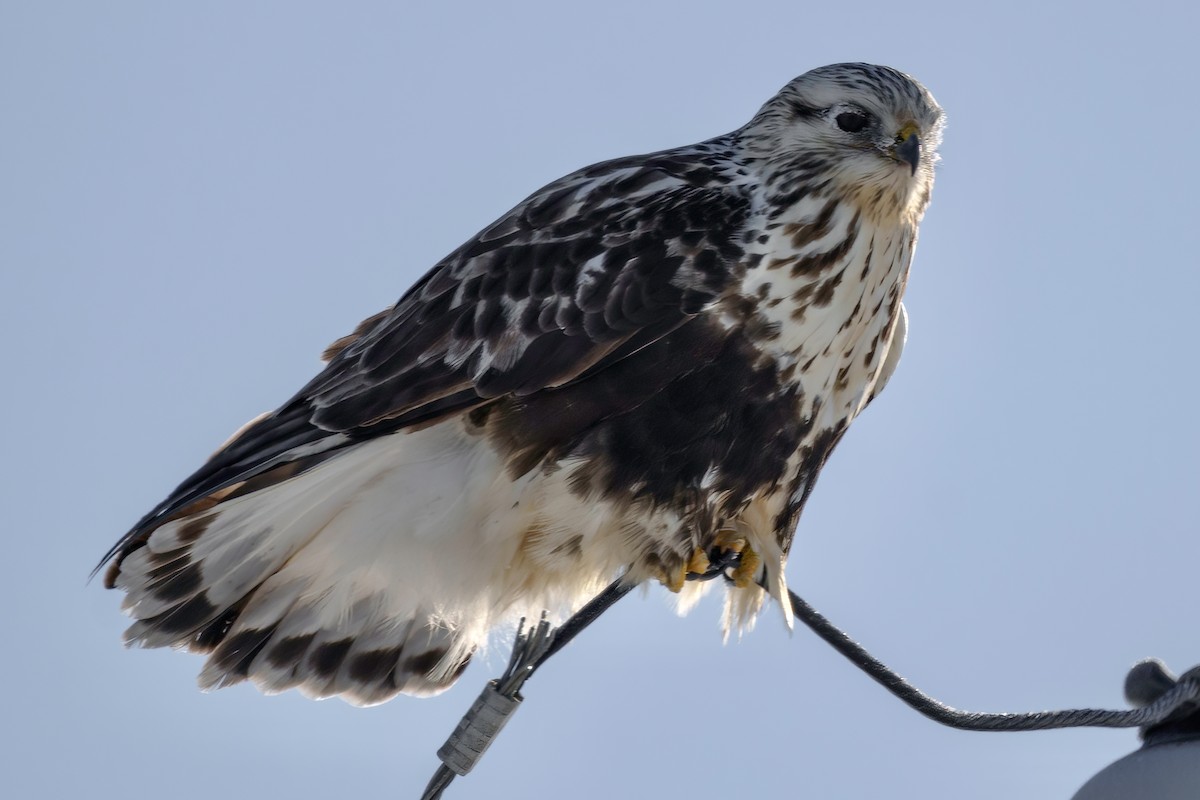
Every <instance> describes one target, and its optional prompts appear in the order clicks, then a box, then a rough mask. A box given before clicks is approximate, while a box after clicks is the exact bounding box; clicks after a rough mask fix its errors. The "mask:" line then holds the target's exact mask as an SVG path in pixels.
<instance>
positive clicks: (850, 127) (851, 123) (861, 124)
mask: <svg viewBox="0 0 1200 800" xmlns="http://www.w3.org/2000/svg"><path fill="white" fill-rule="evenodd" d="M833 121H834V122H836V123H837V126H838V127H839V128H841V129H842V130H844V131H845V132H846V133H858V132H859V131H861V130H862V129H863V128H865V127H867V124H868V123H869V122H870V121H871V120H870V119H868V118H867V115H866V114H862V113H860V112H858V111H843V112H842V113H840V114H838V115H837V116H836V117H834V118H833Z"/></svg>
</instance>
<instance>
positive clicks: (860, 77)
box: [746, 64, 942, 221]
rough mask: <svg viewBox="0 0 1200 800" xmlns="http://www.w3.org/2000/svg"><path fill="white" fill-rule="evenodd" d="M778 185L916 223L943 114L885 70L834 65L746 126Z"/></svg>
mask: <svg viewBox="0 0 1200 800" xmlns="http://www.w3.org/2000/svg"><path fill="white" fill-rule="evenodd" d="M746 130H747V132H749V133H751V134H752V135H753V136H754V137H755V138H758V139H760V144H759V145H758V148H757V150H758V152H759V153H760V154H761V155H763V156H765V158H766V161H767V162H768V164H769V165H770V170H769V172H770V173H771V177H770V178H769V179H768V180H771V179H774V180H777V181H778V182H779V183H781V184H788V185H790V186H792V187H793V188H794V187H795V186H801V185H807V186H810V187H811V189H812V191H816V192H821V193H824V192H829V193H831V194H836V195H842V196H846V197H848V198H850V199H852V200H853V201H855V202H856V203H857V204H858V205H859V206H860V208H861V209H862V210H863V212H864V213H866V214H868V215H870V216H873V217H896V216H899V217H903V218H905V219H906V220H910V221H915V220H916V219H919V218H920V215H921V214H922V213H923V212H924V210H925V206H926V205H927V204H928V202H929V193H930V190H931V189H932V187H933V168H934V164H935V163H936V162H937V147H938V145H939V144H940V142H941V135H942V110H941V108H940V107H939V106H938V104H937V102H936V101H935V100H934V99H933V97H932V95H930V94H929V92H928V91H926V90H925V88H924V87H922V86H921V85H920V84H918V83H917V82H916V81H914V80H912V79H911V78H909V77H908V76H907V75H904V74H903V73H900V72H897V71H895V70H892V69H890V68H888V67H875V66H871V65H867V64H838V65H834V66H831V67H822V68H821V69H818V70H813V71H812V72H808V73H806V74H804V75H801V76H800V77H799V78H796V79H795V80H793V81H792V82H791V83H789V84H788V85H787V86H785V87H784V88H783V90H782V91H780V92H779V94H777V95H776V96H775V97H773V98H771V100H770V101H768V102H767V104H766V105H765V106H764V107H763V109H762V111H760V112H759V113H758V115H757V116H755V118H754V120H752V121H751V123H750V125H748V126H747V128H746Z"/></svg>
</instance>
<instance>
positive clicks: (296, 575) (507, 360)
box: [105, 64, 942, 704]
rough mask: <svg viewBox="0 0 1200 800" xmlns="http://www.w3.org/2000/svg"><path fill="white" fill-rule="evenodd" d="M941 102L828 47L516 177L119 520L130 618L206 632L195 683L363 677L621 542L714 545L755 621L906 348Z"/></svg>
mask: <svg viewBox="0 0 1200 800" xmlns="http://www.w3.org/2000/svg"><path fill="white" fill-rule="evenodd" d="M941 127H942V113H941V109H940V108H939V107H938V105H937V103H936V102H935V101H934V99H933V98H932V97H931V96H930V94H929V93H928V92H927V91H926V90H925V89H924V88H923V87H922V86H921V85H920V84H918V83H917V82H916V81H914V80H913V79H912V78H910V77H908V76H907V75H904V74H903V73H900V72H897V71H896V70H894V69H890V68H887V67H879V66H872V65H868V64H839V65H835V66H830V67H823V68H821V69H817V70H813V71H812V72H809V73H807V74H805V75H802V76H800V77H799V78H796V79H795V80H793V81H792V82H791V83H789V84H788V85H787V86H785V87H784V88H783V89H782V91H780V92H779V94H777V95H776V96H775V97H773V98H771V99H770V100H769V101H768V102H767V104H766V105H765V106H763V108H762V110H760V111H759V112H758V113H757V114H756V115H755V116H754V118H753V119H752V120H750V122H749V123H747V124H746V125H745V126H744V127H742V128H739V129H738V130H736V131H733V132H732V133H729V134H726V135H724V136H718V137H716V138H714V139H709V140H708V141H705V142H701V143H700V144H696V145H690V146H687V147H679V148H676V149H673V150H665V151H663V152H659V153H652V154H650V155H642V156H633V157H629V158H619V159H616V160H613V161H606V162H604V163H601V164H597V165H595V166H591V167H587V168H585V169H582V170H579V171H578V172H574V173H572V174H570V175H567V176H566V177H564V178H562V179H560V180H557V181H555V182H554V183H551V184H550V185H549V186H546V187H545V188H543V189H540V190H538V191H537V192H534V193H533V194H532V195H531V196H530V197H529V198H528V199H526V200H525V201H523V202H522V203H520V204H519V205H517V207H516V208H514V209H512V210H511V211H509V212H508V213H506V214H504V215H503V216H502V217H500V219H498V220H496V222H494V223H493V224H492V225H490V226H488V227H487V228H486V229H484V230H483V231H481V232H479V233H478V234H476V235H475V236H473V237H471V238H470V239H469V240H468V241H467V242H466V243H465V244H464V245H462V247H460V248H458V249H457V250H455V251H454V252H453V253H451V254H450V255H448V256H446V258H444V259H443V260H442V261H441V262H439V263H438V264H436V265H435V266H434V267H433V269H432V270H430V271H429V273H428V274H426V275H425V277H423V278H421V280H420V281H418V282H417V284H416V285H415V286H413V287H412V288H411V289H409V290H408V292H407V293H406V294H405V295H404V296H403V297H402V298H401V299H400V300H399V302H397V303H396V304H395V305H394V306H392V307H391V308H389V309H387V310H386V311H383V312H381V313H379V314H377V315H375V316H373V317H371V318H369V319H367V320H365V321H364V322H363V323H362V324H361V325H359V326H358V328H357V329H356V330H355V331H354V332H353V333H351V334H350V335H349V336H345V337H343V338H341V339H339V340H338V341H337V342H335V343H334V344H333V345H332V346H330V348H329V349H328V350H327V351H326V353H325V358H326V359H327V361H328V363H327V364H326V366H325V368H324V369H323V370H322V371H321V372H320V373H319V374H318V375H317V376H316V377H315V378H313V380H312V381H311V382H309V384H308V385H307V386H305V387H304V388H303V389H301V390H300V391H299V392H298V393H297V394H296V395H295V396H294V397H293V398H292V399H290V400H288V401H287V402H286V403H284V404H283V405H282V406H280V407H279V408H278V409H277V410H275V411H273V412H271V413H269V414H266V415H264V416H262V417H260V418H258V419H256V420H254V421H253V422H251V423H249V424H248V425H246V427H245V428H243V429H242V430H241V431H239V432H238V433H237V434H236V435H235V436H234V437H233V438H232V439H230V440H229V442H227V443H226V444H225V445H224V446H223V447H222V448H221V449H220V450H219V451H218V452H217V453H216V454H215V455H214V456H213V457H212V458H211V459H210V460H209V461H208V463H206V464H205V465H204V466H202V467H201V468H200V469H199V470H198V471H197V472H196V473H195V474H194V475H192V476H191V477H190V478H188V479H187V480H185V481H184V482H183V483H182V484H181V485H180V486H179V488H177V489H176V490H175V491H174V492H173V493H172V494H171V496H170V497H168V498H167V499H166V500H164V501H163V502H162V503H161V504H160V505H159V506H158V507H157V508H155V509H154V510H153V511H151V512H150V513H149V514H147V515H146V516H145V518H143V519H142V520H141V521H140V522H138V524H137V525H136V526H134V528H133V529H132V530H131V531H129V533H127V534H126V535H125V536H124V537H123V538H122V539H121V540H120V541H119V542H118V543H117V544H116V546H114V547H113V549H112V550H111V551H110V552H109V553H108V555H107V556H106V557H105V561H108V562H111V563H110V564H109V567H108V572H107V584H108V585H109V586H113V587H116V588H118V589H121V590H122V591H124V592H125V593H126V598H125V605H124V608H125V610H126V612H127V613H128V614H129V615H130V616H132V617H133V619H134V620H135V621H134V623H133V625H132V626H131V627H130V628H129V630H128V633H127V634H126V638H127V641H128V642H130V643H133V644H138V645H144V646H147V647H159V646H164V645H169V646H174V647H186V648H188V649H190V650H195V651H198V652H201V653H206V654H208V661H207V663H206V664H205V666H204V669H203V672H202V673H201V676H200V682H201V684H202V685H203V686H205V687H216V686H223V685H226V684H231V683H235V682H237V681H241V680H243V679H246V678H249V679H250V680H251V681H253V682H254V683H255V684H257V685H258V686H259V687H260V688H262V689H263V690H265V691H269V692H277V691H282V690H284V689H288V688H291V687H298V688H299V689H300V690H301V691H303V692H305V693H307V694H310V695H312V696H315V697H325V696H330V695H342V696H344V697H345V698H346V699H348V700H349V701H351V702H354V703H363V704H367V703H378V702H381V701H383V700H386V699H388V698H390V697H392V696H393V695H395V694H397V693H398V692H404V693H408V694H428V693H432V692H436V691H439V690H441V689H444V688H445V687H447V686H449V685H450V684H451V683H453V682H454V680H455V679H456V678H457V677H458V675H459V674H460V673H461V672H462V670H463V668H464V667H465V665H466V663H467V661H468V660H469V659H470V658H471V654H472V653H473V652H474V651H475V650H476V649H477V648H478V647H479V646H480V645H481V643H483V642H484V640H485V638H486V636H487V634H488V631H489V629H490V628H492V627H493V626H495V625H497V624H500V623H503V622H506V621H508V620H512V619H515V618H517V617H520V616H522V615H527V616H532V617H536V615H537V614H538V613H539V612H540V611H541V610H542V609H552V610H558V611H560V612H563V611H568V610H571V609H574V608H577V607H578V606H579V605H580V604H581V603H582V602H583V601H584V600H586V599H587V598H589V597H591V596H592V595H593V594H594V593H595V592H597V591H598V590H599V589H600V588H602V587H603V586H604V585H605V584H607V583H608V582H609V581H610V580H612V579H613V578H614V577H615V576H617V575H620V574H622V573H623V574H625V575H626V576H627V580H629V581H642V580H646V579H655V580H658V581H661V582H662V583H664V584H665V585H666V586H667V587H669V588H670V589H671V590H673V591H677V592H681V594H683V595H692V594H694V593H695V592H696V591H699V589H698V588H697V585H696V584H694V583H693V584H688V585H687V588H686V590H684V585H685V584H684V577H685V575H686V574H687V573H688V572H689V571H703V569H704V568H705V566H706V565H707V563H708V560H709V559H710V558H713V556H714V553H717V552H721V551H729V550H737V551H740V552H741V554H742V556H741V559H740V562H739V566H738V567H737V572H736V574H734V575H733V576H732V577H733V578H734V581H735V583H734V586H733V587H731V588H730V589H729V597H728V601H727V607H726V624H727V626H734V627H737V626H744V625H746V624H748V623H750V622H752V621H753V619H754V617H755V615H756V614H757V612H758V610H759V608H760V607H761V605H762V602H763V598H764V596H765V594H767V593H769V594H770V595H771V596H773V597H775V598H776V599H777V600H779V599H781V598H784V597H785V584H784V574H783V570H784V563H785V560H786V557H787V553H788V549H789V546H790V544H791V540H792V532H793V529H794V528H795V525H796V522H797V519H798V517H799V515H800V510H801V508H802V507H803V505H804V502H805V500H806V498H807V497H808V495H809V493H810V492H811V491H812V488H813V483H814V481H815V480H816V477H817V473H818V472H819V471H820V469H821V467H822V465H823V464H824V463H825V460H826V459H827V458H828V457H829V454H830V452H831V451H832V449H833V447H834V446H835V445H836V444H837V442H838V440H839V439H840V438H841V437H842V434H843V433H845V431H846V428H847V426H848V425H849V424H850V422H851V420H853V419H854V418H855V417H856V416H857V415H858V414H859V413H860V412H861V411H862V410H863V408H865V407H866V405H867V404H868V403H869V402H870V401H871V399H872V398H873V397H874V396H875V395H876V394H878V393H879V391H880V390H881V389H882V388H883V386H884V384H885V383H886V382H887V380H888V377H889V376H890V375H891V373H892V370H893V369H894V368H895V366H896V362H897V360H898V358H899V356H900V349H901V347H902V345H903V342H904V337H905V328H906V321H905V313H904V308H903V306H902V305H901V303H900V300H901V296H902V295H903V293H904V286H905V282H906V280H907V276H908V270H909V263H910V261H911V258H912V253H913V247H914V245H915V244H916V241H917V224H918V223H919V221H920V219H921V216H922V214H923V213H924V211H925V207H926V205H927V204H928V202H929V196H930V190H931V188H932V186H933V168H934V162H935V161H936V155H935V151H936V148H937V146H938V143H939V140H940V138H941ZM760 587H766V592H764V591H763V589H762V588H760ZM783 608H784V610H785V613H787V614H790V606H789V605H788V603H787V602H786V601H785V602H784V603H783Z"/></svg>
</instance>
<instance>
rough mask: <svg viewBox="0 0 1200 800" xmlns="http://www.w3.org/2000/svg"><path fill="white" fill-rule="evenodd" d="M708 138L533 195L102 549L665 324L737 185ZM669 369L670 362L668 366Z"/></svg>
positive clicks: (605, 355) (699, 269) (694, 276)
mask: <svg viewBox="0 0 1200 800" xmlns="http://www.w3.org/2000/svg"><path fill="white" fill-rule="evenodd" d="M716 157H717V156H716V155H714V153H713V152H712V147H711V145H709V146H705V145H701V146H698V147H697V148H684V149H680V150H675V151H667V152H664V153H661V154H657V155H652V156H642V157H633V158H627V159H620V160H617V161H610V162H606V163H603V164H598V165H596V166H594V167H590V168H588V169H585V170H581V171H580V172H577V173H574V174H572V175H569V176H567V177H565V178H563V179H561V180H559V181H556V182H555V183H552V184H550V185H549V186H547V187H545V188H544V189H542V190H540V191H538V192H536V193H535V194H533V195H532V196H530V197H529V198H528V199H526V200H525V201H524V202H522V203H521V204H520V205H518V206H517V207H516V208H514V209H513V210H512V211H510V212H509V213H508V214H506V215H504V216H503V217H501V218H500V219H499V220H498V221H497V222H495V223H494V224H492V225H491V226H490V227H488V228H487V229H485V230H484V231H482V232H481V233H479V234H478V235H476V236H475V237H474V238H472V239H471V240H470V241H468V242H467V243H466V244H464V245H463V246H462V247H460V248H459V249H458V250H456V251H455V252H453V253H451V254H450V255H449V256H448V257H446V258H445V259H443V260H442V261H441V262H440V263H439V264H437V265H436V266H435V267H434V268H433V269H432V270H431V271H430V272H429V273H428V274H426V275H425V276H424V277H423V278H422V279H421V280H420V281H418V282H417V284H416V285H414V286H413V287H412V288H411V289H410V290H409V291H408V292H407V293H406V294H405V295H404V296H403V297H402V298H401V299H400V301H399V302H398V303H397V304H396V305H395V306H394V307H393V308H391V309H390V310H389V311H387V312H384V313H381V314H378V315H376V316H375V317H372V318H370V319H368V320H366V321H365V322H364V323H363V325H361V326H360V327H359V330H357V331H355V333H354V334H351V335H350V336H349V337H344V338H343V339H341V340H338V342H335V343H334V345H332V346H331V348H330V350H329V351H327V354H328V355H330V356H331V359H330V361H329V363H328V364H327V365H326V367H325V369H324V370H323V371H322V372H321V373H319V374H318V375H317V376H316V377H315V378H314V379H313V380H312V381H311V382H309V384H308V385H307V386H305V387H304V388H303V389H302V390H301V391H300V392H299V393H297V395H296V396H295V397H293V398H292V399H291V400H290V401H288V402H287V403H285V404H284V405H283V406H281V407H280V408H279V409H278V410H276V411H275V412H273V413H271V414H268V415H266V416H264V417H262V418H261V419H259V420H256V421H255V422H254V423H252V424H250V425H248V426H247V427H246V428H245V429H244V430H243V431H241V432H240V433H239V434H238V435H237V436H235V437H234V438H233V439H232V440H231V441H230V442H229V443H227V444H226V445H225V446H224V447H223V448H222V449H221V450H219V451H218V452H217V453H216V454H215V455H214V456H213V457H212V458H211V459H210V460H209V461H208V462H207V463H206V464H205V465H204V466H203V467H202V468H201V469H200V470H198V471H197V472H196V473H195V474H194V475H192V476H191V477H190V478H188V479H187V480H186V481H184V483H183V484H181V485H180V486H179V487H178V488H177V489H176V490H175V492H173V493H172V494H171V496H170V497H168V498H167V499H166V500H165V501H164V502H163V503H161V504H160V505H159V506H158V507H157V508H155V509H154V510H153V511H151V512H150V513H149V514H147V515H146V517H145V518H143V519H142V520H141V521H140V522H139V523H138V525H136V526H135V527H134V528H133V529H132V530H131V531H130V532H129V533H128V534H126V536H125V537H124V538H122V540H121V541H120V542H118V543H117V545H116V546H114V548H113V549H112V550H111V551H110V552H109V554H108V556H106V557H105V561H107V560H108V559H109V558H112V557H113V556H118V562H119V557H122V556H123V555H124V554H125V553H127V552H129V551H130V550H132V549H134V548H136V547H138V546H140V544H141V543H142V542H144V541H145V538H146V536H148V535H149V533H150V532H152V531H153V529H154V528H156V527H157V526H158V525H160V524H162V522H164V521H165V520H167V519H169V518H171V517H172V516H178V515H180V514H181V513H189V512H190V511H191V509H192V508H194V507H195V504H197V503H201V502H209V503H212V502H218V501H220V500H221V499H226V498H228V497H230V496H233V495H234V494H237V493H242V492H246V491H249V490H251V489H254V488H259V487H261V486H263V485H269V484H270V483H273V482H274V481H276V480H279V479H283V478H286V477H289V476H291V475H294V474H296V473H297V472H299V471H302V470H304V469H306V468H307V467H309V466H311V465H313V464H315V463H317V462H319V461H320V460H323V459H325V458H328V457H329V456H331V455H333V454H334V453H336V452H337V451H338V450H340V449H341V448H343V447H345V446H348V445H351V444H353V443H355V442H359V441H362V440H364V439H368V438H372V437H374V436H379V435H384V434H388V433H392V432H395V431H397V430H400V429H403V428H405V427H408V426H411V425H415V424H419V423H425V422H429V421H430V420H434V419H437V418H440V417H444V416H446V415H448V414H452V413H459V412H462V411H464V410H467V409H470V408H472V407H474V406H477V405H479V404H481V403H483V402H486V401H488V400H490V399H492V398H496V397H500V396H503V395H508V394H515V395H529V394H533V393H536V392H540V391H553V390H554V388H555V387H559V386H562V385H564V384H567V383H570V382H572V381H574V380H577V379H579V378H580V377H582V376H585V375H587V374H589V373H591V372H594V371H596V370H602V369H605V368H606V367H607V366H608V365H610V364H612V363H615V362H616V361H619V360H620V359H622V358H623V357H624V356H626V355H628V354H629V353H631V352H635V351H636V350H638V349H640V348H641V347H644V346H645V345H647V344H649V343H650V342H653V341H655V340H656V339H658V338H660V337H661V336H663V335H664V334H665V333H667V332H669V331H670V330H673V329H674V328H676V327H678V326H679V325H681V324H683V323H684V322H685V321H687V320H688V319H690V318H691V317H692V316H694V315H695V314H697V313H699V312H700V311H702V310H703V308H704V307H705V305H706V304H707V303H709V302H710V301H711V300H713V299H714V298H716V297H717V296H719V295H720V294H721V292H722V291H724V289H725V288H726V287H727V286H728V285H729V284H730V282H731V281H732V279H733V278H734V276H735V274H736V271H737V265H738V263H739V260H740V258H741V255H742V245H741V243H742V234H743V231H744V228H745V225H746V220H747V217H748V214H749V208H750V200H749V197H748V196H747V195H746V194H745V193H744V192H743V191H741V190H740V189H739V188H738V187H737V186H736V185H734V184H731V183H730V182H729V181H728V180H727V179H726V178H725V177H723V175H722V174H721V173H720V172H718V171H716V170H714V169H713V167H712V166H711V165H710V164H709V163H707V162H708V161H709V160H711V159H714V158H716ZM665 368H670V365H665Z"/></svg>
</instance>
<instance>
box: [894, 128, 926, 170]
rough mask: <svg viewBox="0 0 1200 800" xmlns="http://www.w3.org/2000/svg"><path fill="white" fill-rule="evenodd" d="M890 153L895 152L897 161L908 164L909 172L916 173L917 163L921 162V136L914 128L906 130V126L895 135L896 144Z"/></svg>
mask: <svg viewBox="0 0 1200 800" xmlns="http://www.w3.org/2000/svg"><path fill="white" fill-rule="evenodd" d="M892 153H893V154H895V156H896V160H897V161H903V162H904V163H905V164H908V166H909V168H910V169H911V174H913V175H916V174H917V165H918V164H920V163H921V137H920V136H918V135H917V132H916V131H915V130H908V128H907V126H906V127H905V129H904V130H901V131H900V135H899V136H897V137H896V145H895V147H893V148H892Z"/></svg>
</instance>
